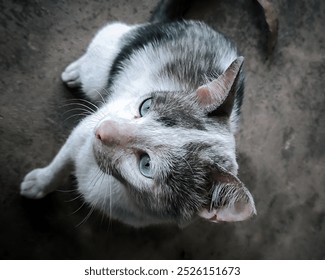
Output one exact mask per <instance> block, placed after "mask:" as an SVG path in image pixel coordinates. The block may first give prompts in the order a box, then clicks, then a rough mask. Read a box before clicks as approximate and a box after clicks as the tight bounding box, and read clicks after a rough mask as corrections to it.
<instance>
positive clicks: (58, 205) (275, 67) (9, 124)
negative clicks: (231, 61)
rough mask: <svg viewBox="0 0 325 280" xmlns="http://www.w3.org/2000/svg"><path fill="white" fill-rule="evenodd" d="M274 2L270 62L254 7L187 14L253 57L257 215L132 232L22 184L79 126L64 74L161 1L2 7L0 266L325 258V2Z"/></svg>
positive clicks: (248, 174) (248, 178) (249, 87)
mask: <svg viewBox="0 0 325 280" xmlns="http://www.w3.org/2000/svg"><path fill="white" fill-rule="evenodd" d="M273 2H274V3H275V5H276V7H277V9H278V11H279V22H280V30H279V38H278V45H277V47H276V49H275V51H274V54H273V57H272V58H271V59H270V58H269V59H266V52H265V49H266V47H265V44H266V33H265V30H264V28H265V26H264V25H263V21H262V18H263V17H262V16H261V11H260V9H259V8H258V7H257V6H256V4H255V2H254V1H246V0H227V1H225V0H220V1H207V0H206V1H196V2H194V3H193V6H192V7H191V9H190V11H189V12H188V15H187V16H188V17H190V18H196V19H202V20H205V21H206V22H207V23H209V24H210V25H212V26H213V27H214V28H216V29H218V30H220V31H222V32H223V33H225V34H227V35H228V36H229V37H230V38H232V39H233V40H234V41H235V42H236V43H237V44H238V46H239V49H240V51H241V53H242V54H243V55H244V56H245V58H246V61H245V70H246V73H247V83H246V96H245V100H244V105H243V114H242V117H243V118H242V125H241V129H240V131H239V133H238V135H237V141H238V160H239V164H240V178H241V179H242V181H243V182H245V183H246V185H247V186H248V188H249V189H250V190H251V191H252V193H253V195H254V197H255V200H256V204H257V210H258V216H256V217H255V218H254V219H252V220H250V221H247V222H243V223H237V224H222V225H213V224H208V223H204V222H196V223H194V224H192V225H191V226H189V227H187V228H185V229H178V228H177V227H173V226H155V227H149V228H145V229H132V228H129V227H127V226H124V225H121V224H119V223H117V222H113V221H109V220H108V219H103V217H101V216H100V215H99V214H93V215H91V216H90V217H89V219H87V220H84V218H85V217H86V216H87V214H88V212H89V209H88V208H87V207H86V206H83V207H81V209H79V210H78V208H79V207H80V206H81V205H82V201H80V200H78V199H76V200H73V199H74V198H75V197H76V196H77V194H76V193H75V192H73V191H69V190H73V189H74V188H73V187H72V186H71V184H72V183H73V182H72V181H70V182H69V183H67V184H66V185H65V186H62V190H63V191H58V192H55V193H53V194H51V195H49V196H48V197H46V198H45V199H43V200H39V201H34V200H33V201H30V200H28V199H24V198H21V197H20V196H19V184H20V182H21V180H22V178H23V177H24V175H25V174H26V173H27V172H28V171H30V170H31V169H33V168H36V167H40V166H44V165H46V164H47V163H48V162H49V161H50V160H51V159H52V157H53V156H54V155H55V154H56V152H57V151H58V149H59V148H60V146H61V145H62V144H63V142H64V140H65V138H66V137H67V136H68V135H69V132H70V130H71V129H72V127H73V126H74V124H75V123H76V121H77V120H74V119H73V118H70V119H69V116H71V114H72V113H70V114H69V113H66V112H67V111H68V109H70V108H71V107H66V106H65V105H66V104H71V103H73V100H72V98H73V96H72V95H71V92H69V90H67V89H66V88H65V87H64V86H63V85H62V83H61V81H60V73H61V71H62V70H63V69H64V67H65V66H66V65H67V64H68V63H69V62H71V61H72V60H74V59H76V58H77V57H78V56H80V55H81V54H82V52H83V50H84V49H85V48H86V46H87V44H88V42H89V40H90V39H91V37H92V36H93V34H94V33H95V32H96V30H97V29H98V28H99V27H101V26H102V25H104V24H105V22H107V21H116V20H120V21H125V22H128V23H138V22H144V21H146V19H147V18H149V16H150V12H151V11H152V9H153V7H154V6H155V4H156V3H157V0H155V1H149V0H141V1H130V0H122V1H121V0H109V1H108V0H105V1H104V0H98V1H83V0H80V1H64V0H61V1H55V2H54V1H49V0H46V1H36V0H35V1H26V2H24V1H9V0H8V1H7V0H1V1H0V10H1V14H0V21H1V26H0V30H1V37H0V59H1V63H0V73H1V94H0V101H1V102H0V257H1V258H2V259H102V258H103V259H325V175H324V171H325V161H324V154H325V145H324V143H325V125H324V124H325V114H324V110H325V94H324V93H325V92H324V89H325V79H324V74H325V53H324V51H325V45H324V43H325V42H324V38H325V32H324V26H325V2H324V1H322V0H314V1H307V0H299V1H293V0H290V1H289V0H276V1H273ZM71 200H72V201H71ZM80 223H81V224H80ZM79 224H80V225H79Z"/></svg>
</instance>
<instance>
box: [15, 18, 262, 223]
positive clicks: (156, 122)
mask: <svg viewBox="0 0 325 280" xmlns="http://www.w3.org/2000/svg"><path fill="white" fill-rule="evenodd" d="M243 60H244V58H243V57H241V56H239V55H238V53H237V50H236V47H235V46H234V44H233V43H232V42H230V41H229V40H228V39H227V38H226V37H225V36H223V35H221V34H220V33H218V32H216V31H214V30H212V29H211V28H210V27H208V26H207V25H206V24H204V23H203V22H200V21H185V20H181V21H175V22H151V23H144V24H137V25H127V24H124V23H120V22H114V23H109V24H107V25H106V26H105V27H103V28H102V29H101V30H100V31H99V32H98V33H97V34H96V36H95V37H94V39H93V40H92V42H91V43H90V45H89V47H88V49H87V51H86V53H85V54H84V55H82V56H81V57H80V58H79V59H78V60H76V61H75V62H73V63H71V64H70V65H69V66H68V67H67V68H66V69H65V70H64V71H63V73H62V75H61V78H62V80H63V82H64V83H66V85H67V86H68V87H71V88H75V87H80V88H81V89H82V91H83V93H84V95H85V97H86V98H87V99H88V100H90V101H91V102H93V103H94V104H95V103H96V102H97V103H98V102H100V101H101V102H102V103H103V104H102V105H101V106H100V107H99V108H98V110H96V112H94V113H92V114H91V115H89V116H88V117H86V118H84V119H83V120H82V121H81V122H80V123H79V124H78V125H77V126H76V128H75V129H74V130H73V131H72V133H71V135H70V136H69V137H68V139H67V141H66V143H65V144H64V145H63V147H62V148H61V150H60V151H59V152H58V154H57V155H56V156H55V158H54V159H53V161H52V162H51V163H50V164H49V165H47V166H46V167H43V168H38V169H35V170H33V171H31V172H30V173H28V174H27V175H26V176H25V178H24V179H23V182H22V183H21V186H20V191H21V194H22V195H23V196H25V197H28V198H36V199H39V198H42V197H44V196H45V195H47V194H48V193H50V192H52V191H54V190H55V189H57V188H58V186H60V184H61V183H62V180H63V179H64V178H65V177H66V176H68V175H69V174H70V173H71V172H73V171H74V175H75V177H76V179H77V183H78V191H79V192H80V193H81V194H82V196H83V199H84V200H85V201H86V202H87V203H88V204H89V205H91V206H93V207H95V208H97V209H99V210H100V211H102V212H103V213H105V214H107V215H108V216H109V217H110V218H112V219H116V220H119V221H120V222H122V223H125V224H128V225H130V226H134V227H144V226H148V225H151V224H164V223H176V224H178V225H180V226H184V225H187V224H189V223H190V222H192V221H193V220H196V219H199V218H202V219H204V220H208V221H211V222H233V221H242V220H245V219H247V218H249V217H251V216H252V215H254V214H256V209H255V205H254V200H253V197H252V195H251V193H250V192H249V190H248V189H247V188H246V187H245V186H244V184H243V183H242V182H241V181H240V180H239V179H238V177H237V173H238V164H237V162H236V149H235V138H234V134H235V132H236V128H237V123H238V118H239V114H240V107H241V104H242V99H243V91H244V74H243V69H242V64H243Z"/></svg>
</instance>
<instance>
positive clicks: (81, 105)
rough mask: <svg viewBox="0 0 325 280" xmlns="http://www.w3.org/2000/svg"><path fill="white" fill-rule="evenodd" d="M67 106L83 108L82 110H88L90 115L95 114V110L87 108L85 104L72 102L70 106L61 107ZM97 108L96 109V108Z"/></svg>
mask: <svg viewBox="0 0 325 280" xmlns="http://www.w3.org/2000/svg"><path fill="white" fill-rule="evenodd" d="M67 106H80V107H83V108H85V109H87V110H89V111H90V112H92V113H95V112H96V110H95V109H93V108H91V107H89V106H88V105H86V104H82V103H76V102H73V103H70V104H66V105H62V107H67ZM96 107H97V106H96ZM97 108H98V107H97Z"/></svg>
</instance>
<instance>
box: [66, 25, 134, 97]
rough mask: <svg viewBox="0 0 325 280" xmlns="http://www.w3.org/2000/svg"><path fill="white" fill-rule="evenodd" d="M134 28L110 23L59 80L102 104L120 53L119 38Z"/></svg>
mask: <svg viewBox="0 0 325 280" xmlns="http://www.w3.org/2000/svg"><path fill="white" fill-rule="evenodd" d="M135 27H136V26H128V25H126V24H122V23H112V24H108V25H106V26H105V27H104V28H102V29H101V30H100V31H99V32H98V33H97V35H96V36H95V37H94V39H93V40H92V42H91V43H90V45H89V47H88V49H87V51H86V53H85V54H84V55H83V56H81V57H80V58H79V59H78V60H76V61H74V62H72V63H71V64H70V65H68V66H67V68H66V69H65V70H64V71H63V73H62V75H61V78H62V80H63V82H65V83H66V85H67V86H68V87H71V88H74V87H80V88H81V89H82V91H83V92H84V93H85V94H86V97H87V98H89V99H90V100H92V101H97V100H101V98H102V97H101V95H105V92H104V91H103V90H104V88H105V86H106V85H107V81H108V75H109V70H110V68H111V65H112V63H113V61H114V59H115V57H116V55H117V54H118V52H119V51H120V48H121V38H122V37H123V35H125V34H126V33H127V32H129V31H130V30H131V29H133V28H135Z"/></svg>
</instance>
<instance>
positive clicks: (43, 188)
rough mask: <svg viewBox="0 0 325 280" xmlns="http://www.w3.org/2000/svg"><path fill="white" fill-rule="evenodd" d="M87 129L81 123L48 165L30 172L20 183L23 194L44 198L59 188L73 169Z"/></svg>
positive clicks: (29, 196)
mask: <svg viewBox="0 0 325 280" xmlns="http://www.w3.org/2000/svg"><path fill="white" fill-rule="evenodd" d="M85 131H86V130H85V127H84V124H83V123H81V124H79V125H78V126H77V127H76V129H75V130H74V131H73V132H72V133H71V135H70V136H69V138H68V139H67V141H66V142H65V144H64V145H63V146H62V148H61V150H60V151H59V153H58V154H57V155H56V156H55V158H54V159H53V160H52V162H51V163H50V164H49V165H48V166H46V167H44V168H37V169H34V170H32V171H31V172H29V173H28V174H27V175H26V176H25V178H24V180H23V182H22V183H21V185H20V193H21V195H23V196H25V197H28V198H42V197H44V196H45V195H47V194H48V193H50V192H52V191H54V190H55V189H57V188H58V187H59V186H60V184H62V182H63V181H64V180H65V179H66V178H67V176H68V175H69V174H70V173H71V171H72V167H73V163H74V158H75V156H76V154H77V153H78V151H79V150H80V147H81V146H82V145H83V144H84V141H85V139H86V137H85V135H84V134H85Z"/></svg>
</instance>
